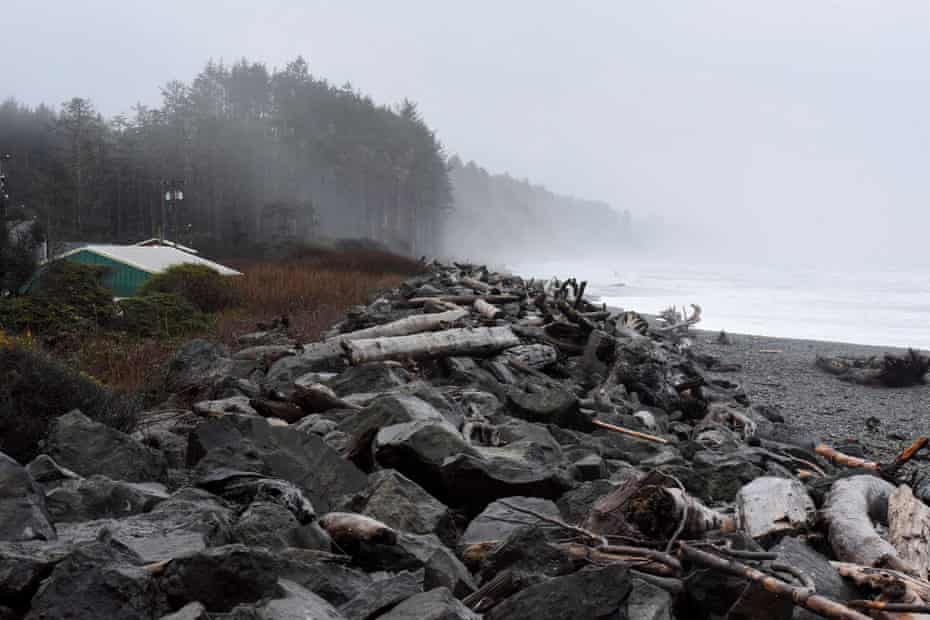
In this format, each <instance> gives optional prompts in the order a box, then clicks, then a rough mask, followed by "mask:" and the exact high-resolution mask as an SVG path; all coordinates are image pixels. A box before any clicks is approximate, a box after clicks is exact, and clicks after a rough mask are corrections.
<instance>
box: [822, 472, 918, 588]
mask: <svg viewBox="0 0 930 620" xmlns="http://www.w3.org/2000/svg"><path fill="white" fill-rule="evenodd" d="M894 490H895V489H894V487H893V486H892V485H891V484H889V483H888V482H885V481H884V480H882V479H881V478H877V477H875V476H867V475H863V476H852V477H850V478H841V479H839V480H837V481H836V482H834V483H833V487H832V488H831V489H830V492H829V493H828V494H827V497H826V500H825V501H824V507H823V512H822V514H823V517H824V519H825V521H826V522H827V524H828V525H829V528H830V532H829V542H830V547H831V548H832V549H833V553H834V554H836V557H837V558H839V559H840V560H842V561H844V562H852V563H854V564H861V565H864V566H887V567H889V568H893V569H895V570H899V571H902V572H906V573H909V574H916V573H917V571H916V569H915V568H914V567H913V566H911V565H909V564H907V563H906V562H904V561H902V560H901V558H899V557H898V552H897V550H896V549H895V548H894V547H893V546H891V544H890V543H888V542H887V541H886V540H884V539H883V538H882V537H881V536H879V534H878V532H877V531H876V530H875V526H874V525H873V522H875V521H878V522H881V523H887V521H888V499H889V497H891V494H892V493H893V492H894Z"/></svg>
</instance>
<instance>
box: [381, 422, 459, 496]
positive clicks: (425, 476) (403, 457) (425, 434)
mask: <svg viewBox="0 0 930 620" xmlns="http://www.w3.org/2000/svg"><path fill="white" fill-rule="evenodd" d="M374 453H375V460H376V461H377V462H378V463H379V464H380V465H381V466H382V467H390V468H393V469H396V470H397V471H399V472H401V473H402V474H404V475H405V476H407V477H408V478H410V479H411V480H415V481H416V482H417V483H418V484H420V485H422V486H423V487H424V488H425V489H427V490H428V491H429V492H431V493H433V494H437V493H440V492H441V491H442V481H441V479H440V474H439V470H440V468H441V467H442V464H443V462H444V461H445V460H446V459H447V458H450V457H454V456H458V455H462V454H471V455H475V456H477V453H476V452H475V450H474V449H473V448H472V447H471V446H469V445H468V444H467V443H466V442H465V439H464V438H463V437H462V435H461V433H459V432H458V430H456V429H455V427H453V426H452V425H451V424H449V423H448V422H445V421H442V422H432V421H418V422H407V423H404V424H394V425H392V426H386V427H384V428H382V429H381V430H380V431H378V434H377V436H376V437H375V441H374Z"/></svg>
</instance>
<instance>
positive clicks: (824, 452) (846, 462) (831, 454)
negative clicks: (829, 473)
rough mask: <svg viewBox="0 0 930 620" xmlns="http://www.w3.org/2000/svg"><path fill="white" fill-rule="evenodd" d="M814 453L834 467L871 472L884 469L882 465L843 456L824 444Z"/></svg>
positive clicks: (815, 449) (846, 455)
mask: <svg viewBox="0 0 930 620" xmlns="http://www.w3.org/2000/svg"><path fill="white" fill-rule="evenodd" d="M814 452H816V453H817V454H819V455H820V456H822V457H823V458H825V459H827V461H829V462H830V463H833V464H834V465H841V466H843V467H849V468H851V469H868V470H870V471H878V470H879V469H881V468H882V466H881V463H876V462H875V461H869V460H866V459H861V458H859V457H856V456H849V455H848V454H843V453H842V452H838V451H836V450H834V449H833V448H831V447H830V446H828V445H826V444H823V443H822V444H820V445H818V446H817V447H816V448H814Z"/></svg>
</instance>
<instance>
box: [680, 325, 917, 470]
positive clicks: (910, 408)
mask: <svg viewBox="0 0 930 620" xmlns="http://www.w3.org/2000/svg"><path fill="white" fill-rule="evenodd" d="M728 336H729V340H730V344H728V345H720V344H716V343H715V341H716V338H717V332H710V331H701V330H696V331H695V332H694V341H695V342H694V351H695V352H696V353H699V354H701V353H703V354H710V355H713V356H715V357H718V358H719V359H720V360H721V361H722V362H724V363H732V364H740V365H741V366H742V370H741V371H739V372H728V373H709V375H711V376H719V377H721V378H726V379H729V380H730V381H733V382H736V383H739V384H741V385H742V386H743V388H744V389H745V391H746V393H747V395H748V396H749V399H750V401H751V402H752V403H753V404H758V405H766V406H769V407H773V408H775V410H776V411H778V412H779V413H780V414H781V415H782V416H784V418H785V421H786V422H787V423H788V424H789V425H792V426H796V427H798V428H800V429H803V430H804V431H806V432H809V433H810V435H811V439H812V440H813V441H822V442H825V443H828V444H830V445H840V444H843V445H848V444H849V443H850V442H858V443H859V444H861V447H862V450H863V451H864V453H865V455H866V456H868V457H869V458H873V459H877V460H887V459H888V458H889V457H893V456H894V455H895V454H897V453H898V452H900V450H902V449H903V448H905V447H906V446H907V445H908V444H909V443H910V442H911V441H912V440H913V439H914V438H916V437H918V436H920V435H927V434H930V385H920V386H915V387H909V388H885V387H869V386H863V385H856V384H851V383H846V382H843V381H840V380H839V379H837V378H836V377H834V376H833V375H830V374H828V373H826V372H823V371H821V370H819V369H818V368H816V367H815V366H814V361H815V359H816V357H817V356H818V355H822V356H837V355H841V356H862V357H868V356H872V355H877V356H881V355H882V354H884V353H903V352H905V351H906V349H900V348H894V347H880V346H870V345H857V344H851V343H839V342H822V341H815V340H799V339H792V338H773V337H766V336H752V335H743V334H728ZM870 418H875V419H877V424H876V423H875V421H873V422H871V424H870V423H867V420H869V419H870ZM870 427H871V428H870Z"/></svg>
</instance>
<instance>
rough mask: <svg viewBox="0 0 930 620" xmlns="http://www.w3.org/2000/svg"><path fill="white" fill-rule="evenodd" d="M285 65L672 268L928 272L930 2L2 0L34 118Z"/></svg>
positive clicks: (10, 46)
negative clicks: (383, 106)
mask: <svg viewBox="0 0 930 620" xmlns="http://www.w3.org/2000/svg"><path fill="white" fill-rule="evenodd" d="M297 55H302V56H304V57H305V58H306V59H307V60H308V62H309V64H310V68H311V71H312V72H313V73H314V74H315V75H317V76H320V77H325V78H327V79H328V80H330V81H331V82H334V83H337V84H343V83H345V82H351V83H352V84H353V85H354V86H355V87H356V88H358V89H360V90H362V91H363V92H365V93H368V94H370V95H371V96H372V97H373V98H374V99H375V100H376V101H378V102H382V103H396V102H399V101H401V100H402V99H403V98H405V97H408V98H410V99H412V100H414V101H416V102H418V103H419V105H420V109H421V112H422V113H423V114H424V116H425V118H426V120H427V121H428V122H429V124H430V125H431V126H432V127H433V128H434V129H435V130H436V131H437V132H438V135H439V137H440V139H441V140H442V142H443V143H444V144H445V145H446V148H447V150H448V151H449V152H450V153H458V154H459V155H460V156H461V157H462V158H463V159H465V160H469V159H474V160H475V161H477V162H478V163H479V164H480V165H482V166H484V167H485V168H487V169H489V170H490V171H494V172H504V171H507V172H510V173H511V174H512V175H513V176H516V177H519V178H529V179H531V180H532V181H534V182H537V183H542V184H545V185H547V186H548V187H550V188H551V189H553V190H555V191H558V192H563V193H570V194H574V195H577V196H580V197H584V198H590V199H599V200H605V201H607V202H609V203H611V204H612V205H613V206H615V207H616V208H619V209H630V211H631V212H633V213H634V214H635V215H636V216H638V217H642V216H644V215H646V214H655V215H656V216H658V217H661V222H662V223H661V225H660V226H659V227H658V228H659V229H660V230H661V234H660V235H647V234H646V231H647V230H648V229H646V228H645V224H644V225H643V226H644V228H643V230H644V235H643V242H644V243H646V244H647V245H649V246H650V248H651V249H653V250H655V251H661V252H669V253H677V254H679V255H680V256H681V259H682V260H700V259H701V258H702V257H707V258H708V259H713V260H733V261H739V262H761V263H765V262H778V261H784V262H789V261H798V262H807V263H809V264H815V265H820V264H824V263H825V262H829V263H830V264H831V266H834V267H835V266H837V263H840V264H843V263H849V264H873V265H878V266H882V265H889V266H893V265H895V264H914V263H915V262H921V263H922V264H925V265H926V264H928V263H930V251H928V250H927V249H926V245H927V243H926V238H927V235H928V231H930V208H928V205H930V181H928V178H930V175H928V174H927V172H928V170H927V169H928V157H927V155H928V151H930V121H928V114H930V65H928V62H927V61H928V59H930V3H927V2H910V1H908V0H896V1H895V2H887V1H874V2H872V1H865V0H845V1H843V2H831V1H827V0H806V1H803V2H802V1H796V0H782V1H780V2H763V1H750V0H733V1H728V2H724V1H715V0H693V1H677V2H671V1H663V0H655V1H652V2H635V3H634V2H622V1H619V0H586V1H585V2H565V1H564V0H562V1H555V0H534V1H528V0H508V1H507V2H501V1H499V0H498V1H496V2H494V1H489V0H471V1H470V2H448V1H440V0H431V1H429V0H396V1H394V2H382V1H379V0H365V1H362V0H338V1H328V0H265V1H263V2H256V1H255V0H250V1H248V2H246V1H242V0H223V1H217V0H184V1H181V0H158V1H157V2H153V1H152V0H146V1H137V0H84V1H83V2H79V3H78V2H73V1H70V0H69V1H65V0H46V1H45V2H42V3H38V2H35V1H34V0H2V4H0V97H7V96H12V97H15V98H17V99H18V100H20V101H23V102H25V103H29V104H38V103H40V102H46V103H50V104H53V105H58V104H60V103H61V102H63V101H65V100H66V99H69V98H71V97H73V96H82V97H87V98H90V99H91V100H93V101H94V103H95V104H96V106H97V108H98V109H99V110H100V111H102V112H103V113H104V114H106V115H114V114H117V113H120V112H127V111H129V109H130V108H131V107H132V105H134V104H135V103H137V102H142V103H145V104H148V105H157V103H158V101H159V86H160V85H162V84H164V83H165V82H167V81H169V80H173V79H181V80H190V79H191V78H192V77H193V76H194V75H195V74H196V73H197V72H198V71H199V70H200V69H201V68H202V67H203V65H204V63H205V62H206V60H207V59H209V58H214V59H223V60H226V61H229V62H232V61H235V60H237V59H238V58H241V57H247V58H249V59H251V60H260V61H264V62H266V64H267V65H268V66H269V67H282V66H283V65H284V64H285V63H286V62H287V61H288V60H291V59H293V58H294V57H296V56H297ZM653 245H654V247H653Z"/></svg>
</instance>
